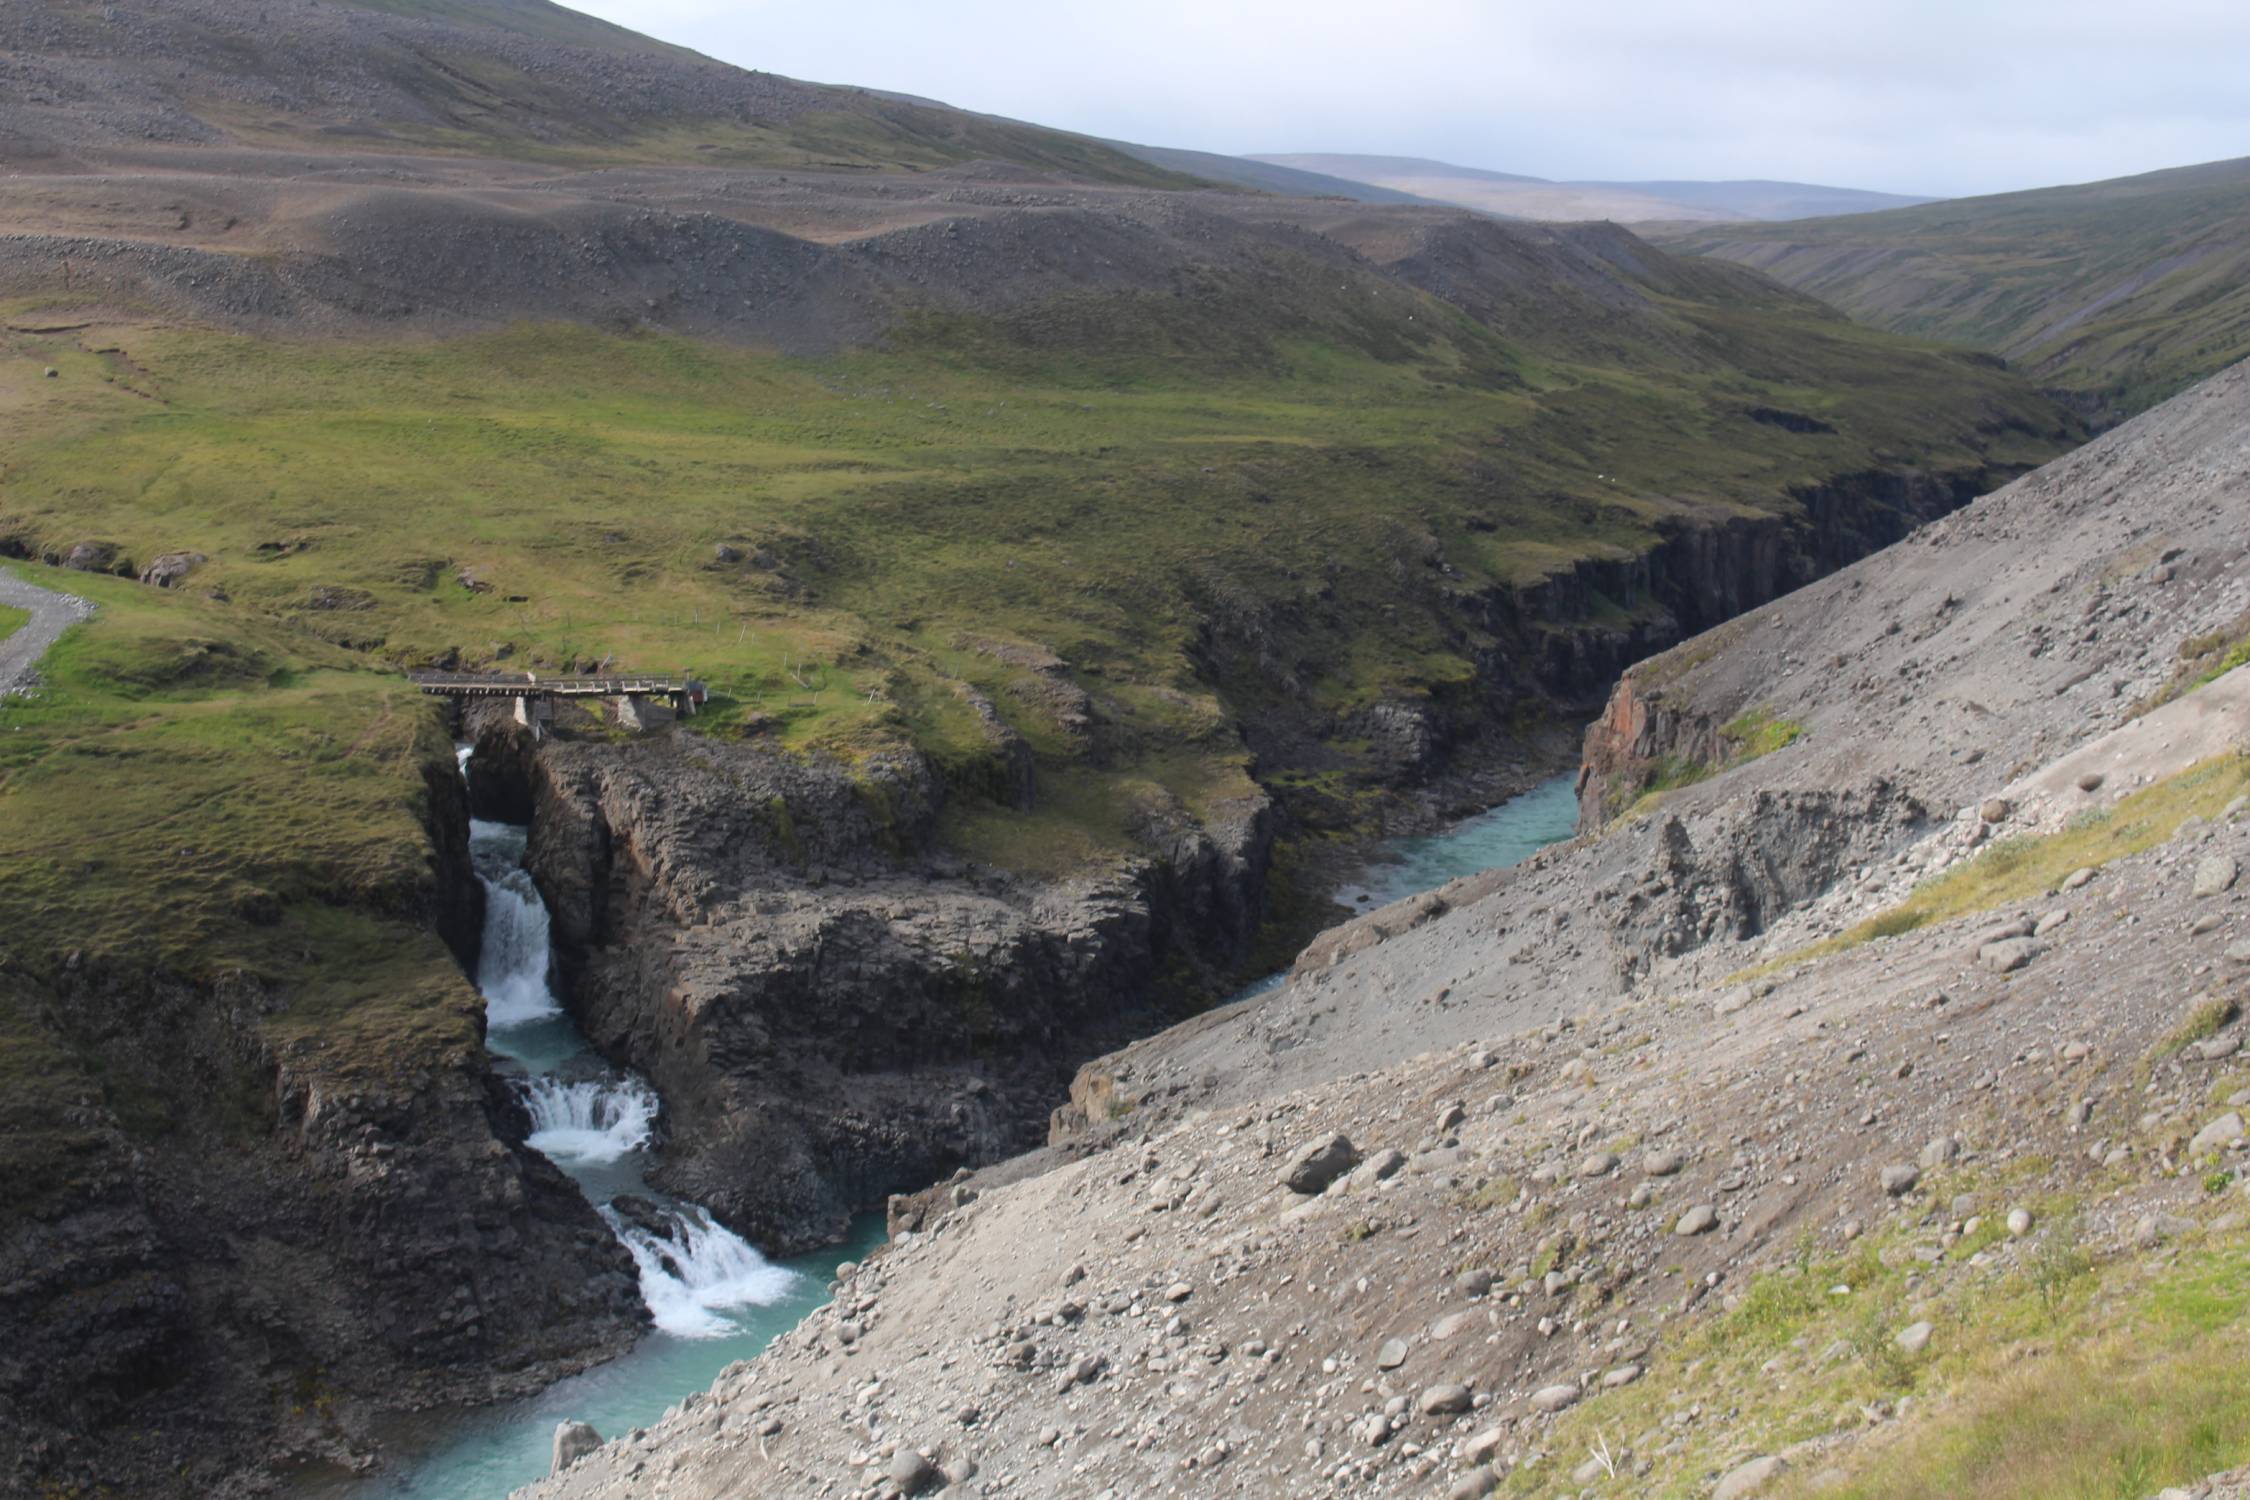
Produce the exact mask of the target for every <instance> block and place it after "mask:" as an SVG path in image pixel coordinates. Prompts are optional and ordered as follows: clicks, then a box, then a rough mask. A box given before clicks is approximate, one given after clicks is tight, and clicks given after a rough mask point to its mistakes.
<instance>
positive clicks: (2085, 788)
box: [2078, 771, 2102, 792]
mask: <svg viewBox="0 0 2250 1500" xmlns="http://www.w3.org/2000/svg"><path fill="white" fill-rule="evenodd" d="M2101 789H2102V773H2101V772H2099V771H2085V772H2082V773H2080V775H2079V777H2078V790H2080V791H2082V792H2098V791H2100V790H2101Z"/></svg>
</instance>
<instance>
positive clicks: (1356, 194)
mask: <svg viewBox="0 0 2250 1500" xmlns="http://www.w3.org/2000/svg"><path fill="white" fill-rule="evenodd" d="M1103 144H1105V145H1110V146H1114V147H1116V148H1117V149H1118V150H1120V151H1122V152H1124V153H1125V154H1126V155H1128V156H1132V157H1137V158H1139V159H1140V160H1142V161H1145V162H1147V163H1148V164H1149V165H1151V166H1155V167H1161V168H1163V169H1164V170H1166V171H1168V172H1184V173H1186V174H1188V175H1189V176H1191V177H1201V178H1203V179H1204V180H1206V181H1208V182H1216V183H1221V184H1224V185H1225V186H1227V187H1238V188H1246V189H1248V190H1249V191H1251V192H1256V193H1279V194H1281V195H1282V196H1284V197H1289V198H1350V199H1353V200H1355V201H1357V202H1360V203H1436V202H1439V201H1441V200H1439V199H1435V198H1421V197H1417V196H1415V195H1414V194H1412V193H1402V192H1399V191H1398V190H1397V189H1395V188H1387V187H1378V186H1377V185H1375V184H1374V183H1371V182H1360V181H1358V180H1356V179H1354V178H1350V177H1338V176H1333V175H1331V174H1329V173H1326V172H1317V171H1306V170H1304V169H1302V168H1299V167H1293V166H1283V165H1281V164H1279V163H1278V162H1272V161H1261V160H1259V159H1257V158H1255V157H1248V156H1223V155H1221V154H1220V153H1218V152H1216V151H1187V150H1182V149H1180V148H1179V147H1175V146H1141V145H1136V144H1134V143H1133V142H1131V141H1106V142H1104V143H1103Z"/></svg>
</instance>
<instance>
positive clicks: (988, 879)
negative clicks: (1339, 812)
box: [478, 728, 1271, 1251]
mask: <svg viewBox="0 0 2250 1500" xmlns="http://www.w3.org/2000/svg"><path fill="white" fill-rule="evenodd" d="M523 754H524V747H523V745H522V744H521V743H520V741H517V740H516V737H514V736H512V735H510V734H509V733H508V732H507V731H506V730H505V729H503V728H495V729H493V730H492V731H490V732H488V733H487V735H486V736H485V738H484V739H483V740H482V741H480V748H479V751H478V764H479V765H482V764H484V763H486V761H487V760H489V762H490V763H491V764H493V765H495V766H500V765H504V764H507V763H509V761H510V758H511V757H520V756H522V755H523ZM529 768H530V774H531V776H532V786H531V800H532V803H533V806H534V810H535V817H534V821H533V825H532V840H531V852H530V856H529V862H530V865H531V868H532V871H533V873H534V875H535V876H536V877H537V879H538V880H539V883H540V886H541V888H542V890H543V891H545V893H546V895H547V898H548V902H549V906H550V908H551V910H552V912H553V916H554V931H555V939H556V944H557V951H558V954H559V955H560V958H561V960H562V967H563V972H564V976H565V981H566V989H567V992H568V995H569V1003H570V1005H571V1007H572V1009H573V1010H574V1012H575V1013H576V1014H577V1016H578V1019H579V1023H580V1024H581V1026H583V1027H584V1028H585V1030H586V1032H587V1034H588V1035H589V1036H590V1037H591V1038H592V1039H593V1040H594V1042H595V1044H596V1045H597V1046H598V1047H600V1048H601V1049H602V1050H603V1051H604V1052H606V1053H608V1054H609V1055H611V1056H612V1057H615V1058H618V1059H620V1060H622V1061H625V1062H628V1063H630V1064H631V1065H632V1066H634V1067H636V1068H638V1069H640V1070H642V1071H643V1072H645V1073H646V1074H647V1075H648V1076H649V1077H650V1078H651V1079H652V1080H653V1081H654V1082H655V1084H656V1086H657V1088H658V1089H659V1091H660V1092H661V1093H662V1094H663V1096H664V1099H665V1104H666V1108H667V1111H668V1118H669V1123H670V1146H669V1148H668V1151H667V1157H666V1160H665V1162H664V1165H663V1167H662V1169H661V1172H660V1174H659V1180H660V1182H661V1183H662V1184H663V1185H664V1186H665V1187H666V1188H668V1189H670V1190H671V1191H674V1192H677V1193H680V1194H681V1195H682V1196H685V1197H689V1198H693V1199H695V1200H696V1201H698V1202H702V1203H704V1204H707V1205H709V1206H710V1207H711V1208H712V1209H714V1210H715V1211H716V1212H718V1213H719V1214H720V1215H721V1216H722V1217H724V1218H725V1219H726V1220H727V1221H728V1222H729V1223H730V1224H732V1225H734V1226H735V1227H736V1228H737V1229H738V1230H740V1231H741V1232H743V1233H744V1234H746V1235H748V1236H750V1237H751V1238H752V1239H754V1240H756V1241H757V1242H758V1243H759V1244H761V1245H763V1246H765V1247H766V1248H768V1249H772V1250H780V1251H792V1250H800V1249H805V1248H809V1247H811V1246H815V1245H819V1244H823V1243H828V1242H831V1241H833V1240H835V1239H836V1238H838V1237H840V1236H841V1235H842V1233H843V1232H844V1229H845V1226H846V1224H847V1223H848V1221H849V1218H850V1216H851V1215H852V1214H853V1213H854V1212H856V1211H859V1210H861V1209H865V1208H870V1207H873V1206H876V1205H879V1204H880V1203H881V1202H882V1201H883V1199H884V1197H885V1196H886V1195H887V1194H889V1193H891V1192H894V1191H899V1190H908V1189H915V1188H920V1187H922V1186H924V1185H926V1184H927V1183H930V1182H932V1181H935V1180H936V1179H938V1178H940V1177H942V1176H944V1175H945V1174H946V1173H947V1172H950V1171H952V1170H953V1169H954V1168H956V1167H958V1166H960V1165H963V1164H965V1163H981V1162H986V1161H990V1160H993V1159H995V1158H997V1157H999V1156H1002V1155H1005V1154H1008V1153H1010V1152H1012V1151H1016V1150H1020V1149H1022V1148H1024V1147H1026V1146H1030V1145H1034V1144H1037V1143H1038V1142H1039V1141H1040V1140H1041V1139H1042V1138H1043V1137H1044V1134H1045V1131H1046V1124H1047V1115H1048V1111H1049V1109H1050V1108H1051V1106H1052V1105H1053V1103H1054V1101H1055V1100H1056V1099H1058V1098H1060V1097H1062V1095H1063V1093H1064V1091H1065V1089H1066V1088H1067V1086H1068V1084H1069V1081H1070V1076H1071V1072H1072V1070H1073V1069H1074V1068H1075V1067H1076V1066H1077V1064H1078V1063H1079V1062H1081V1061H1083V1060H1084V1059H1085V1058H1086V1057H1088V1056H1091V1055H1093V1054H1094V1053H1096V1052H1099V1051H1101V1050H1103V1049H1104V1048H1105V1047H1109V1046H1115V1045H1118V1044H1119V1043H1121V1042H1123V1041H1125V1040H1127V1039H1129V1038H1130V1037H1131V1036H1133V1035H1135V1034H1138V1033H1140V1032H1143V1031H1147V1030H1150V1029H1153V1028H1154V1027H1155V1026H1157V1025H1159V1024H1161V1023H1162V1022H1163V1021H1164V1020H1165V1019H1167V1018H1169V1017H1170V1016H1173V1015H1176V1014H1177V1013H1178V1007H1179V1006H1180V1005H1181V1004H1182V1003H1183V1002H1184V1001H1185V1000H1187V999H1189V998H1192V996H1193V994H1194V993H1195V990H1196V987H1195V986H1193V985H1186V986H1183V985H1182V984H1181V983H1180V982H1179V981H1178V980H1177V978H1176V975H1177V974H1178V973H1181V972H1186V973H1191V974H1192V973H1196V972H1210V971H1213V970H1216V969H1221V968H1223V967H1224V966H1225V965H1227V964H1228V963H1229V962H1230V961H1231V960H1233V959H1236V958H1239V957H1240V956H1241V954H1242V953H1243V952H1244V951H1246V949H1247V946H1248V944H1249V942H1250V940H1251V937H1252V935H1253V934H1254V932H1255V930H1256V927H1257V924H1258V920H1259V917H1260V915H1261V912H1262V884H1263V879H1264V872H1265V867H1266V857H1267V844H1268V842H1269V840H1270V838H1271V828H1270V816H1269V812H1268V807H1267V804H1266V803H1265V801H1264V800H1263V799H1262V798H1257V799H1251V800H1247V801H1245V803H1244V804H1243V805H1242V806H1241V807H1239V808H1238V809H1234V810H1233V814H1232V816H1231V817H1229V818H1228V819H1227V820H1226V821H1225V822H1223V823H1220V824H1216V825H1207V824H1204V823H1199V822H1197V821H1196V820H1195V819H1193V818H1190V817H1189V816H1187V814H1186V813H1185V812H1184V811H1183V810H1182V809H1180V808H1178V807H1177V806H1172V805H1152V806H1151V807H1149V808H1148V809H1146V811H1145V814H1144V816H1143V818H1142V819H1141V826H1140V828H1139V830H1138V832H1139V836H1140V839H1141V842H1142V844H1143V845H1144V847H1145V848H1146V849H1147V851H1148V852H1147V853H1145V854H1144V855H1142V856H1140V857H1137V858H1135V859H1132V860H1129V861H1126V862H1124V863H1123V864H1121V865H1118V866H1116V867H1113V868H1109V869H1104V870H1098V871H1094V872H1090V873H1087V874H1085V875H1082V876H1079V877H1076V878H1072V879H1066V880H1060V881H1055V882H1051V883H1039V882H1032V881H1026V880H1017V879H1013V878H1010V877H1006V876H1000V875H996V874H993V873H991V872H980V871H972V870H970V869H968V868H966V867H964V866H963V865H961V864H960V862H959V861H957V860H954V859H952V858H950V857H949V856H947V855H945V854H943V853H942V852H939V851H937V850H936V849H935V845H934V834H935V828H936V819H937V815H938V812H939V810H940V808H941V807H942V806H943V803H944V800H945V798H946V796H947V795H948V788H947V787H946V786H945V784H944V783H943V782H942V781H941V780H940V779H939V778H938V777H937V776H936V775H935V774H934V773H933V772H932V770H931V768H930V767H929V765H928V764H927V763H926V762H925V761H923V760H922V759H921V758H919V757H914V756H896V757H891V758H887V759H879V760H877V761H875V762H874V763H872V764H869V765H864V766H861V767H858V768H855V769H852V770H847V769H846V768H844V767H842V766H839V765H834V764H825V763H821V762H817V761H813V762H804V761H797V760H793V759H790V758H788V757H786V756H782V755H779V754H775V753H773V752H770V751H765V750H762V749H757V748H753V747H747V746H728V745H721V744H718V743H715V742H712V741H706V740H699V739H695V738H692V737H690V736H686V735H677V736H672V737H663V738H656V739H650V740H644V741H640V742H637V743H634V744H632V745H629V746H622V747H619V746H610V745H600V744H592V743H569V742H562V741H549V742H547V743H545V744H543V745H541V746H539V747H538V748H537V749H536V751H533V752H531V753H530V757H529ZM1168 976H1173V977H1171V978H1169V979H1168Z"/></svg>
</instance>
